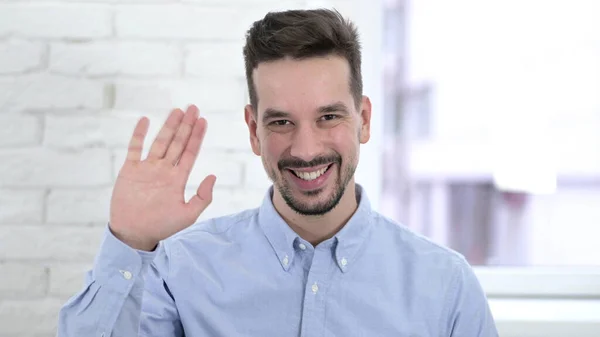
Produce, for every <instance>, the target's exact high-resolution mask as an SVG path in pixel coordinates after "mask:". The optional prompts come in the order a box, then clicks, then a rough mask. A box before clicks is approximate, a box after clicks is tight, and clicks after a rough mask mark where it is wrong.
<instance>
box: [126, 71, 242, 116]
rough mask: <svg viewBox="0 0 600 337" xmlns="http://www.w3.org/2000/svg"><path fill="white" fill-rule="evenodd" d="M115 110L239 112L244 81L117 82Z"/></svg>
mask: <svg viewBox="0 0 600 337" xmlns="http://www.w3.org/2000/svg"><path fill="white" fill-rule="evenodd" d="M115 94H116V97H115V108H116V109H139V110H145V111H147V110H154V111H156V110H165V111H168V110H171V109H172V108H174V107H181V108H185V107H187V106H188V105H189V104H196V105H197V106H198V107H199V108H200V110H201V112H202V113H205V112H207V111H228V112H231V111H243V109H244V105H245V103H246V83H245V80H241V79H240V80H230V81H227V80H223V79H218V80H215V79H203V80H189V81H166V80H163V81H153V82H151V81H119V82H117V83H116V91H115Z"/></svg>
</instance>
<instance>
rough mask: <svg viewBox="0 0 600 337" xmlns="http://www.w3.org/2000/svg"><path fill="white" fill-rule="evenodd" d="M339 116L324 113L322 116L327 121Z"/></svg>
mask: <svg viewBox="0 0 600 337" xmlns="http://www.w3.org/2000/svg"><path fill="white" fill-rule="evenodd" d="M337 117H338V116H337V115H324V116H323V117H322V118H323V119H324V120H326V121H330V120H333V119H336V118H337Z"/></svg>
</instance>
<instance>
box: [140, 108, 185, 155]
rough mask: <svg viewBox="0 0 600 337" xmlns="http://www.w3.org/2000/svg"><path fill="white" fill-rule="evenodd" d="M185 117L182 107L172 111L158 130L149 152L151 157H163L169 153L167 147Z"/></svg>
mask: <svg viewBox="0 0 600 337" xmlns="http://www.w3.org/2000/svg"><path fill="white" fill-rule="evenodd" d="M182 119H183V111H181V109H175V110H173V111H171V113H170V114H169V117H167V120H166V121H165V124H163V126H162V128H161V129H160V131H159V132H158V135H157V136H156V139H154V142H152V146H151V147H150V152H149V153H148V158H149V159H162V158H163V157H164V156H165V153H167V148H168V147H169V144H171V141H172V140H173V136H174V135H175V132H176V131H177V129H178V128H179V124H181V120H182Z"/></svg>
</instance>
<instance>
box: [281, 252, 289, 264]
mask: <svg viewBox="0 0 600 337" xmlns="http://www.w3.org/2000/svg"><path fill="white" fill-rule="evenodd" d="M282 262H283V265H284V266H287V265H288V263H290V260H289V259H288V256H287V255H286V256H285V257H284V258H283V261H282Z"/></svg>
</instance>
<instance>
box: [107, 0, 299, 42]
mask: <svg viewBox="0 0 600 337" xmlns="http://www.w3.org/2000/svg"><path fill="white" fill-rule="evenodd" d="M286 4H287V5H289V3H288V2H286V1H281V2H278V3H277V4H276V5H275V4H271V5H265V6H258V7H257V6H254V4H253V3H252V4H250V5H248V6H228V7H227V6H212V7H211V6H198V5H186V4H174V5H169V6H165V5H151V4H150V5H122V6H119V7H118V8H117V12H116V19H115V26H116V33H117V36H118V37H128V38H129V37H134V38H149V39H154V38H162V39H192V40H202V39H208V40H218V41H223V40H229V41H242V40H243V39H244V36H245V33H246V31H247V30H248V28H250V26H251V24H252V23H253V22H254V21H256V20H259V19H261V18H262V17H264V15H265V14H267V12H268V11H271V10H277V9H284V8H289V7H288V6H286ZM261 7H262V8H261ZM157 23H160V24H157Z"/></svg>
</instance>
